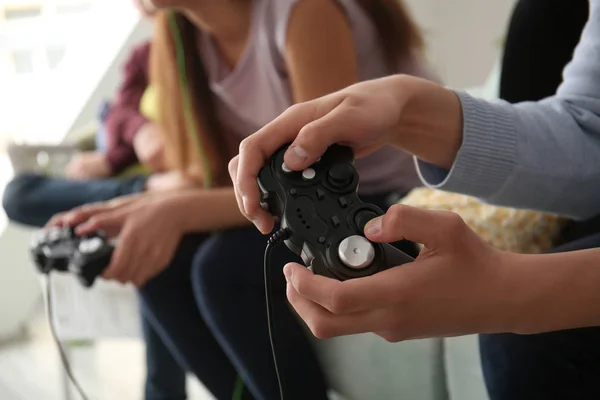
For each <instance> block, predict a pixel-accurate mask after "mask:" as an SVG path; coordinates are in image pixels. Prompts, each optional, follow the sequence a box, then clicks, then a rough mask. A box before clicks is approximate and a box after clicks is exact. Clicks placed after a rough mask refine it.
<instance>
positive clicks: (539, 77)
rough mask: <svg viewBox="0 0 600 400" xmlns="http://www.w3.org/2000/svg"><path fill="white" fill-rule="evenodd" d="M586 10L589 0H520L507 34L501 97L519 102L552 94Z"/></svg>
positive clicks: (574, 43)
mask: <svg viewBox="0 0 600 400" xmlns="http://www.w3.org/2000/svg"><path fill="white" fill-rule="evenodd" d="M588 14H589V3H588V0H521V1H519V2H518V3H517V4H516V6H515V8H514V10H513V14H512V17H511V20H510V23H509V27H508V33H507V36H506V43H505V47H504V56H503V60H502V75H501V79H500V98H502V99H504V100H506V101H508V102H511V103H518V102H522V101H536V100H541V99H543V98H545V97H548V96H552V95H553V94H555V93H556V89H557V88H558V85H559V84H560V83H561V82H562V70H563V68H564V67H565V65H566V64H567V63H568V62H569V61H570V60H571V58H572V57H573V50H574V49H575V46H576V45H577V43H578V42H579V38H580V36H581V32H582V30H583V27H584V25H585V23H586V21H587V19H588Z"/></svg>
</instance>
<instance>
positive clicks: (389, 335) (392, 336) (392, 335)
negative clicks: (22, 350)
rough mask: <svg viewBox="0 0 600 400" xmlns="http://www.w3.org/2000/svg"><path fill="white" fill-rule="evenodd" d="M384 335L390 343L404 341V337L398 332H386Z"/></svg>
mask: <svg viewBox="0 0 600 400" xmlns="http://www.w3.org/2000/svg"><path fill="white" fill-rule="evenodd" d="M382 337H383V338H384V339H385V341H386V342H388V343H399V342H401V341H402V337H401V336H400V335H398V334H397V333H386V334H384V335H383V336H382Z"/></svg>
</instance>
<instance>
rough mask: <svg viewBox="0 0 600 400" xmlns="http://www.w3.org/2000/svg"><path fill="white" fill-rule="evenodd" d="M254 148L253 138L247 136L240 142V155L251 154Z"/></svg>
mask: <svg viewBox="0 0 600 400" xmlns="http://www.w3.org/2000/svg"><path fill="white" fill-rule="evenodd" d="M254 148H255V143H254V137H253V136H248V137H247V138H245V139H244V140H242V141H241V142H240V148H239V152H240V153H246V152H252V151H253V150H254Z"/></svg>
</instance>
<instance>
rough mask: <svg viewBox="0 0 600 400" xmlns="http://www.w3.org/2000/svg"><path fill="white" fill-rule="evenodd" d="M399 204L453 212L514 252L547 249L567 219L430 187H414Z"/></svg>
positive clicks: (498, 245) (542, 250) (504, 248)
mask: <svg viewBox="0 0 600 400" xmlns="http://www.w3.org/2000/svg"><path fill="white" fill-rule="evenodd" d="M401 203H402V204H406V205H409V206H413V207H420V208H425V209H429V210H445V211H452V212H455V213H457V214H458V215H460V216H461V217H462V218H463V219H464V220H465V222H466V223H467V225H468V226H469V227H470V228H471V229H473V230H474V231H475V232H476V233H477V234H478V235H479V236H481V237H482V238H484V239H485V240H487V241H488V242H489V243H490V244H491V245H492V246H494V247H497V248H498V249H501V250H506V251H511V252H515V253H528V254H535V253H541V252H544V251H546V250H549V249H550V248H551V247H552V243H553V241H554V240H555V238H556V237H557V235H558V234H559V232H560V229H561V227H562V226H563V224H564V223H565V222H566V219H564V218H562V217H559V216H556V215H552V214H545V213H540V212H536V211H530V210H517V209H514V208H508V207H498V206H492V205H489V204H486V203H483V202H482V201H480V200H478V199H476V198H474V197H470V196H465V195H461V194H456V193H447V192H442V191H439V190H435V189H429V188H417V189H414V190H413V191H412V192H411V193H409V194H408V195H407V196H406V197H405V198H403V199H402V200H401Z"/></svg>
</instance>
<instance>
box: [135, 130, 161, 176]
mask: <svg viewBox="0 0 600 400" xmlns="http://www.w3.org/2000/svg"><path fill="white" fill-rule="evenodd" d="M163 145H164V143H163V136H162V132H161V131H160V128H159V127H158V125H156V124H153V123H150V122H149V123H147V124H146V125H144V126H142V127H141V128H140V130H139V131H138V132H137V134H136V135H135V137H134V139H133V149H134V150H135V154H136V155H137V158H138V160H140V162H141V163H142V164H144V165H145V166H146V167H148V168H150V170H152V171H153V172H162V171H164V169H165V160H164V146H163Z"/></svg>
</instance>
